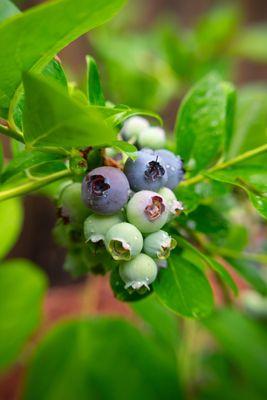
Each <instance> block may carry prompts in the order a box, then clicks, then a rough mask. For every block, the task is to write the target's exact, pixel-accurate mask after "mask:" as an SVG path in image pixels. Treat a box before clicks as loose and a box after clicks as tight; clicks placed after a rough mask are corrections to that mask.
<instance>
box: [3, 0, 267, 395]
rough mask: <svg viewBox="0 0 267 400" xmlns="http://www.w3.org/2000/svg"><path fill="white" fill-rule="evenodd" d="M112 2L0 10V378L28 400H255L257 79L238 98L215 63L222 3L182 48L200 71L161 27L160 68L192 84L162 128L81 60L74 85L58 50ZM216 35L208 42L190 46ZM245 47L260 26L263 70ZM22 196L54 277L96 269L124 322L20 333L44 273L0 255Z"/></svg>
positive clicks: (31, 327)
mask: <svg viewBox="0 0 267 400" xmlns="http://www.w3.org/2000/svg"><path fill="white" fill-rule="evenodd" d="M124 5H125V0H80V1H79V4H77V2H74V1H72V0H56V1H50V2H45V3H44V4H42V5H40V6H36V7H34V8H32V9H30V10H28V11H26V12H23V13H21V12H20V11H19V10H18V8H17V7H16V6H15V5H14V4H13V3H12V2H11V1H9V0H2V2H1V4H0V22H1V23H0V38H1V41H0V54H1V56H0V57H1V62H0V132H1V134H2V135H4V136H5V137H6V138H8V139H9V144H10V149H11V152H12V158H11V159H10V160H9V161H8V162H7V160H6V159H5V157H4V152H3V151H1V157H0V158H1V174H0V201H1V202H0V216H1V228H2V229H1V231H0V238H1V240H0V257H1V265H0V317H1V326H0V371H2V372H3V373H4V372H5V371H8V370H9V369H10V368H11V366H12V365H13V364H14V363H18V364H19V365H22V366H23V368H25V369H26V374H25V379H24V382H23V385H22V386H23V387H22V389H21V392H22V393H23V394H22V397H23V398H24V399H27V400H28V399H37V398H38V399H39V400H41V399H44V400H47V399H58V400H61V399H64V400H68V399H70V400H73V399H79V400H82V399H88V398H92V399H114V400H115V399H116V400H117V399H125V398H127V399H136V398H137V396H138V398H140V399H171V398H179V399H180V398H181V399H184V398H189V399H191V398H192V399H193V398H194V399H212V398H219V399H220V398H221V399H225V398H227V397H229V398H233V399H236V398H239V397H240V396H243V397H244V398H245V399H263V398H266V395H267V386H266V382H265V381H266V379H265V374H266V368H267V354H266V348H267V335H266V329H264V328H266V320H267V319H266V318H267V311H266V309H267V307H266V299H265V297H264V296H266V295H267V275H266V263H267V254H266V242H265V241H264V239H262V237H264V234H265V233H266V225H265V222H264V221H265V219H266V218H267V169H266V164H267V144H266V130H267V96H266V91H265V88H264V85H261V86H260V85H250V86H247V87H244V88H238V89H236V88H235V85H234V84H232V83H231V82H229V81H228V80H225V78H224V74H223V73H220V72H222V71H220V68H217V66H216V63H215V60H219V56H218V53H219V49H220V48H221V47H220V46H219V45H218V46H217V44H218V43H219V44H222V42H223V40H222V39H221V38H222V37H223V38H224V39H225V38H228V39H229V38H232V37H233V31H234V28H233V26H235V21H236V19H235V17H234V16H235V15H236V14H235V13H234V11H233V10H232V9H231V10H232V11H231V13H230V11H229V9H227V10H228V11H227V12H226V11H224V12H222V11H220V12H219V14H216V13H215V14H214V11H213V13H212V14H211V15H210V16H208V17H207V20H206V22H205V24H204V23H202V24H201V23H200V24H199V26H198V28H197V30H196V31H197V32H198V36H197V33H195V34H194V35H195V36H194V37H193V38H192V37H187V40H188V41H187V42H186V43H187V45H188V46H189V43H191V41H192V40H193V39H194V41H196V42H197V43H198V45H199V46H200V47H199V48H200V49H201V48H202V47H203V46H204V44H205V43H206V44H207V48H206V53H205V54H206V60H204V61H205V62H204V61H203V62H202V63H200V61H199V63H200V64H201V65H200V66H199V68H198V69H197V65H196V64H197V62H194V60H197V59H198V57H197V54H198V53H197V52H196V53H194V54H193V53H192V54H191V53H190V54H189V53H186V54H185V51H183V50H185V49H184V48H183V47H182V46H183V43H178V42H177V41H175V40H173V36H172V34H173V32H172V31H171V30H170V29H171V28H172V25H170V29H169V30H166V29H165V30H164V32H165V34H164V38H165V42H164V43H165V46H167V44H168V45H169V47H168V51H169V52H168V55H169V57H172V59H171V60H169V59H165V61H164V62H165V63H166V65H167V64H168V65H169V68H173V63H175V65H176V66H177V68H178V66H179V68H182V66H183V64H179V59H180V58H181V57H182V56H183V57H184V58H182V60H184V62H185V61H186V62H187V64H186V65H188V63H189V64H191V69H189V70H188V71H187V68H186V67H185V68H184V69H183V70H182V71H180V70H179V71H178V72H179V74H180V75H181V76H183V77H184V80H185V81H186V82H187V84H189V83H190V85H191V84H192V85H191V88H190V90H188V92H187V94H186V95H185V96H184V98H183V100H182V102H181V104H180V105H179V107H178V112H177V118H176V123H175V126H174V128H173V130H172V131H171V130H170V129H167V128H166V127H165V124H164V121H163V120H162V118H161V117H160V116H159V115H158V113H157V112H154V111H147V110H146V109H145V110H143V109H142V108H134V107H133V105H132V104H130V105H128V104H115V103H114V102H112V101H110V99H109V98H108V97H107V95H106V92H105V90H104V89H103V88H104V87H105V86H106V84H105V85H103V82H102V80H101V73H100V72H99V69H98V64H97V63H96V61H95V59H94V58H93V57H92V56H91V55H88V56H87V57H86V65H87V73H86V90H82V88H81V87H79V86H78V85H76V84H74V83H73V82H71V81H70V80H69V79H68V78H67V74H66V73H65V71H64V68H63V65H62V63H61V61H60V59H59V58H58V56H57V53H58V52H59V51H60V50H62V49H63V48H64V47H65V46H67V45H68V44H69V43H71V42H72V41H74V40H75V39H76V38H78V37H79V36H81V35H83V34H85V33H87V32H88V31H90V30H91V29H93V28H96V27H98V26H100V25H102V24H104V23H105V22H107V21H108V20H110V19H111V18H112V17H113V16H114V15H115V14H117V13H118V12H119V10H120V9H121V8H122V7H123V6H124ZM212 18H214V19H212ZM231 18H232V19H231ZM214 21H215V22H214ZM231 21H232V22H233V23H232V24H231V23H230V22H231ZM215 27H216V28H217V31H215V33H216V35H217V36H216V35H215V36H216V38H217V41H215V42H214V43H213V42H212V41H210V42H206V37H207V32H209V31H210V30H211V29H214V28H215ZM219 27H221V30H220V29H219ZM207 29H208V31H207ZM103 32H104V30H103ZM227 33H228V35H227ZM261 34H262V35H263V36H264V35H265V38H266V37H267V35H266V31H265V32H264V30H262V32H261ZM99 35H100V34H99ZM220 35H221V36H220ZM247 35H248V36H249V34H247ZM252 36H253V35H252V34H251V35H250V36H249V40H247V42H246V40H245V35H244V37H243V38H242V41H241V39H239V40H240V43H241V42H242V45H241V44H238V43H239V42H238V41H236V42H235V46H236V47H235V49H239V50H240V54H245V53H246V51H247V53H249V54H251V49H252V48H253V46H252V45H251V40H252ZM93 38H95V39H94V40H93V42H94V45H95V46H96V47H97V46H98V48H99V51H100V52H101V45H100V44H99V42H101V40H103V38H102V39H100V36H99V37H98V36H97V35H96V36H93ZM190 40H191V41H190ZM229 40H230V39H229ZM260 40H263V39H262V36H261V35H260V30H259V31H258V33H257V35H256V39H255V41H256V43H258V44H259V46H258V47H257V48H255V49H254V53H255V54H256V56H257V57H260V55H261V54H262V53H263V54H262V58H263V59H264V57H266V49H265V48H263V50H262V51H261V46H260ZM101 43H102V42H101ZM111 43H112V40H111ZM223 43H224V42H223ZM201 46H202V47H201ZM102 47H103V46H102ZM111 47H112V46H111ZM263 47H264V46H263ZM249 49H250V50H249ZM109 50H111V49H109ZM241 50H242V51H241ZM106 51H107V49H106ZM116 51H117V50H116V47H115V48H114V52H115V53H114V55H113V56H116V57H117V58H118V60H117V61H118V62H119V61H120V59H121V57H122V54H117V52H116ZM242 52H243V53H242ZM264 52H265V53H264ZM236 53H237V54H238V51H237V50H236ZM126 54H127V53H126ZM264 54H265V55H264ZM256 56H255V57H256ZM179 57H180V58H179ZM220 65H221V64H220ZM178 72H177V70H176V73H177V74H178ZM114 73H115V72H114V69H113V70H112V74H114ZM186 74H187V75H186ZM185 75H186V77H185ZM122 77H123V79H124V81H123V83H124V84H123V86H124V88H123V89H124V90H126V89H127V88H126V89H125V79H126V77H125V75H124V76H123V75H122ZM199 78H200V79H199ZM107 79H108V78H107ZM119 79H120V69H118V71H117V80H119ZM195 81H196V82H195ZM131 84H132V83H131V80H130V81H129V88H128V91H129V92H130V91H131ZM161 85H162V82H161V83H159V87H160V86H161ZM174 87H175V86H174ZM120 89H122V88H120ZM144 90H146V86H144ZM115 97H116V96H114V98H115ZM153 104H155V103H153ZM157 108H158V107H156V105H155V109H157ZM36 192H38V193H42V194H44V195H46V196H48V197H49V198H51V199H52V200H53V201H54V204H55V207H56V208H57V222H56V225H55V227H54V231H53V235H54V239H55V241H56V242H57V243H58V244H59V245H61V246H62V247H64V248H65V249H66V251H67V255H66V259H65V263H64V268H65V270H66V271H68V273H69V274H71V275H72V276H73V277H84V276H88V275H89V277H90V276H92V275H103V276H104V275H106V276H108V277H109V280H110V287H111V289H112V292H113V295H114V297H115V298H117V299H118V300H119V301H121V302H125V303H128V304H129V307H131V309H132V311H133V313H134V317H133V322H134V323H132V322H128V321H127V320H125V319H122V318H119V317H116V318H114V317H98V318H90V319H89V318H87V317H84V318H81V317H77V318H75V319H73V320H71V321H67V322H64V323H59V324H57V326H56V327H54V328H52V329H51V330H50V331H49V332H48V333H46V334H45V335H44V337H42V338H41V339H40V338H39V337H38V338H37V339H35V338H34V339H32V335H33V333H35V332H37V330H38V327H40V323H41V320H42V312H41V311H42V304H43V298H44V296H45V293H46V288H47V279H46V277H45V274H44V273H43V272H42V271H41V270H40V269H39V268H38V266H36V265H33V263H32V262H30V261H29V260H24V259H11V260H10V259H9V260H5V257H6V256H7V254H8V253H9V251H10V250H11V248H12V246H13V245H14V243H15V242H16V240H17V238H18V235H19V233H20V231H21V229H22V223H23V210H22V206H21V199H20V198H21V197H22V196H25V195H27V194H28V193H36ZM257 238H258V239H257ZM256 239H257V240H256ZM255 249H256V251H255ZM89 279H90V278H89ZM103 279H104V278H103ZM244 287H246V288H248V287H249V288H250V290H249V291H248V290H247V291H245V292H244V291H243V288H244ZM214 298H215V299H214ZM219 304H220V306H219ZM38 332H40V330H39V331H38ZM39 336H40V335H39ZM32 342H37V344H36V343H35V345H34V346H32ZM207 342H208V343H209V344H208V345H207ZM33 347H34V350H33V349H32V348H33Z"/></svg>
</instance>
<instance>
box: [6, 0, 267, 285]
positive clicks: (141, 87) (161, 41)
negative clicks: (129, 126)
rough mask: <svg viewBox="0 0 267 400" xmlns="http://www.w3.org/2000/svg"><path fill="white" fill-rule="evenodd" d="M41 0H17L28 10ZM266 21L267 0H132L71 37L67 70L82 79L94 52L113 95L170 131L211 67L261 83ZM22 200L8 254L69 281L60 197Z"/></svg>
mask: <svg viewBox="0 0 267 400" xmlns="http://www.w3.org/2000/svg"><path fill="white" fill-rule="evenodd" d="M41 2H42V1H40V0H39V1H38V0H28V1H23V0H20V1H16V3H17V5H18V6H19V7H20V8H21V9H22V10H25V9H27V8H30V7H32V6H34V5H36V4H38V3H41ZM77 7H78V2H77ZM266 21H267V2H266V1H265V0H240V1H229V2H226V1H212V0H198V1H195V0H187V1H180V0H147V1H146V2H144V1H137V0H135V1H129V3H128V5H127V7H126V8H125V9H124V12H122V13H120V14H119V15H118V16H117V17H116V18H114V19H113V20H112V21H111V22H110V23H108V24H106V25H104V26H103V27H100V28H98V29H96V30H94V31H93V32H92V33H90V35H85V36H83V37H81V38H79V40H77V41H76V42H74V43H72V44H71V45H70V46H68V47H67V48H66V49H64V51H62V52H61V54H60V58H61V60H62V63H63V66H64V68H65V70H66V71H67V75H68V77H69V78H70V79H72V80H73V81H76V82H77V83H78V85H80V86H81V87H82V86H83V84H84V80H85V56H86V54H92V55H93V56H94V57H95V59H96V61H97V62H98V64H99V67H100V71H101V78H102V83H103V86H104V90H105V93H106V94H107V97H108V98H109V99H110V100H111V101H113V102H115V103H119V104H120V103H124V104H128V105H130V106H134V107H140V108H143V109H148V110H152V111H156V112H159V113H160V114H161V115H162V116H163V118H164V122H165V127H166V128H167V129H168V130H169V131H170V132H171V130H172V128H173V125H174V121H175V115H176V112H177V108H178V106H179V102H180V100H181V98H182V96H183V95H184V94H185V92H186V91H187V89H188V88H189V87H190V86H191V85H192V84H193V83H194V82H195V81H197V80H198V79H200V78H201V77H202V76H203V75H205V74H206V73H207V72H209V71H211V70H216V71H218V72H219V73H220V74H222V75H223V76H224V77H225V78H226V79H229V80H231V81H233V82H234V83H235V84H236V85H238V86H246V85H248V84H250V86H247V87H249V88H250V87H251V84H253V87H255V86H258V87H259V86H260V87H261V88H262V90H263V88H264V83H263V82H264V81H266V80H267V24H266ZM129 88H130V90H129ZM6 151H7V155H8V148H7V149H6ZM24 206H25V219H24V229H23V230H22V234H21V237H20V239H19V241H18V242H17V244H16V246H15V248H14V249H13V250H12V252H11V254H10V257H25V258H29V259H30V260H32V261H34V262H36V263H37V264H38V265H40V266H41V267H42V268H43V269H45V270H46V272H47V274H48V276H49V280H50V284H51V285H52V286H58V285H65V284H68V283H70V282H71V281H72V279H71V278H70V277H69V275H68V274H66V273H65V272H64V271H63V269H62V264H63V262H64V256H65V255H64V251H63V249H61V248H59V247H58V246H57V245H56V244H55V243H54V241H53V237H52V233H51V232H52V228H53V226H54V223H55V217H56V211H55V207H54V205H53V204H52V203H51V201H50V200H49V199H48V198H46V197H44V196H38V195H34V196H28V197H27V198H26V199H25V201H24Z"/></svg>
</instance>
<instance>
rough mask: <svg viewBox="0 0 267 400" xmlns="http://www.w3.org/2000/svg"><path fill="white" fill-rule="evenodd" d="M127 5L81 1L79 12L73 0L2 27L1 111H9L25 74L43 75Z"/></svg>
mask: <svg viewBox="0 0 267 400" xmlns="http://www.w3.org/2000/svg"><path fill="white" fill-rule="evenodd" d="M124 3H125V1H124V0H112V1H110V0H94V1H92V0H80V1H79V7H78V8H77V5H76V4H74V2H73V1H72V0H58V1H56V2H48V3H46V4H43V5H41V6H37V7H34V8H33V9H31V10H29V11H27V12H25V13H22V14H19V15H18V16H16V17H14V18H12V19H10V20H8V21H7V22H5V23H3V24H2V25H1V26H0V37H1V45H0V53H1V59H2V61H1V66H0V76H1V82H0V107H1V108H2V109H8V107H9V104H10V101H11V99H12V97H13V96H14V94H15V91H16V89H17V88H18V86H19V85H20V83H21V72H22V71H29V70H31V71H41V70H42V69H43V68H44V66H45V65H46V64H47V63H48V62H49V61H50V60H51V59H52V58H53V57H54V56H55V55H56V54H57V53H58V52H59V51H60V50H61V49H62V48H64V47H65V46H67V45H68V44H69V43H70V42H72V41H74V40H75V39H77V38H78V37H79V36H81V35H82V34H84V33H85V32H88V31H89V30H90V29H93V28H95V27H96V26H98V25H101V24H103V23H104V22H106V21H107V20H109V19H111V18H112V17H113V15H114V14H115V13H116V12H117V11H118V10H119V9H120V8H121V7H122V5H123V4H124ZM70 16H71V18H70ZM25 32H28V33H29V34H27V35H26V34H25ZM7 44H8V45H7Z"/></svg>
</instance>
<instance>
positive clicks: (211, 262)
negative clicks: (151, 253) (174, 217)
mask: <svg viewBox="0 0 267 400" xmlns="http://www.w3.org/2000/svg"><path fill="white" fill-rule="evenodd" d="M177 243H178V244H181V245H182V246H183V247H185V248H187V249H189V250H190V251H191V252H193V253H194V256H195V257H197V258H199V260H197V258H195V260H196V261H197V262H199V261H200V262H201V260H202V261H204V262H205V264H206V265H207V266H209V267H210V268H211V269H213V270H214V271H215V272H217V274H218V275H219V276H220V278H221V279H222V281H223V282H224V283H225V284H226V286H229V287H230V288H231V290H232V291H233V293H234V294H235V295H237V294H238V288H237V285H236V283H235V281H234V280H233V278H232V276H231V275H230V274H229V272H228V271H227V269H226V268H225V267H223V266H222V265H221V264H220V263H219V262H218V261H217V260H215V259H214V258H212V257H209V256H207V255H206V254H204V253H202V252H201V251H199V250H198V249H197V248H196V247H194V246H193V245H191V244H190V243H189V242H188V241H186V240H185V239H183V238H182V237H177Z"/></svg>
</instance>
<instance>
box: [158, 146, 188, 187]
mask: <svg viewBox="0 0 267 400" xmlns="http://www.w3.org/2000/svg"><path fill="white" fill-rule="evenodd" d="M155 153H156V154H158V155H159V156H160V158H161V159H162V160H163V161H164V163H165V166H166V170H167V174H168V180H167V183H166V185H165V186H166V187H167V188H169V189H172V190H173V189H174V188H176V187H177V186H178V184H179V183H180V182H181V181H182V180H183V177H184V170H183V162H182V160H181V158H180V157H179V156H176V155H175V154H174V153H172V152H171V151H169V150H165V149H162V150H156V151H155Z"/></svg>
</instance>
